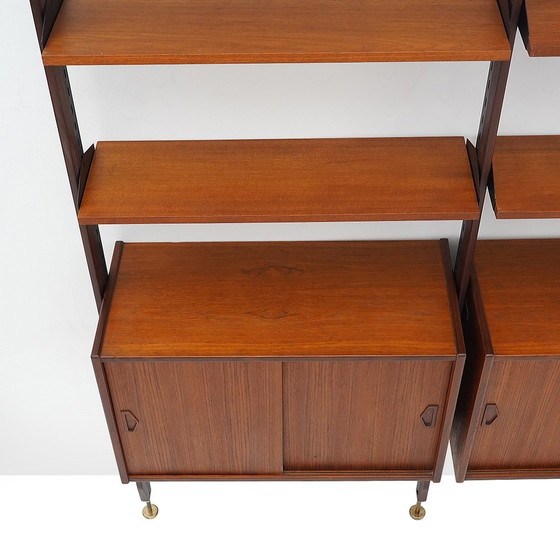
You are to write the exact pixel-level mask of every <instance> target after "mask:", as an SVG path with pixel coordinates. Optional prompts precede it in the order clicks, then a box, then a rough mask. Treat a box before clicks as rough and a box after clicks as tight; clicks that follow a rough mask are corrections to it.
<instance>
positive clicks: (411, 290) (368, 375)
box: [31, 0, 531, 519]
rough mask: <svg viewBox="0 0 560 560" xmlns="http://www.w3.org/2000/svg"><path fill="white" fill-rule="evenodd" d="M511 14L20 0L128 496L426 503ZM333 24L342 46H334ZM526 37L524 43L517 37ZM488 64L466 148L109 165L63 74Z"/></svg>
mask: <svg viewBox="0 0 560 560" xmlns="http://www.w3.org/2000/svg"><path fill="white" fill-rule="evenodd" d="M521 5H522V2H521V0H509V1H506V0H497V1H496V0H469V1H468V2H467V1H462V0H439V1H438V2H430V1H429V0H428V1H426V0H393V1H391V2H385V1H381V0H365V1H363V0H360V1H358V0H347V1H345V2H330V1H329V0H315V1H313V2H311V1H307V0H303V1H302V0H283V1H282V2H280V1H277V0H273V1H270V2H261V1H260V0H242V1H239V2H230V1H229V0H191V1H189V2H185V0H160V1H158V2H153V1H152V0H97V1H96V2H92V1H91V0H64V1H63V0H52V1H50V0H49V1H47V0H31V7H32V11H33V16H34V20H35V24H36V28H37V35H38V38H39V43H40V46H41V50H42V57H43V62H44V66H45V72H46V77H47V82H48V85H49V89H50V94H51V98H52V103H53V108H54V112H55V117H56V121H57V125H58V129H59V133H60V138H61V142H62V146H63V151H64V157H65V161H66V166H67V169H68V175H69V179H70V185H71V190H72V195H73V198H74V203H75V207H76V212H77V215H78V221H79V224H80V231H81V234H82V239H83V243H84V248H85V253H86V258H87V262H88V266H89V270H90V274H91V280H92V284H93V290H94V294H95V298H96V302H97V305H98V308H99V309H100V322H99V328H98V332H97V337H96V341H95V346H94V352H93V362H94V367H95V372H96V376H97V381H98V385H99V390H100V393H101V397H102V401H103V406H104V410H105V414H106V418H107V422H108V425H109V429H110V433H111V437H112V442H113V446H114V450H115V455H116V457H117V463H118V466H119V470H120V474H121V478H122V480H123V482H128V481H129V480H134V481H136V482H137V485H138V489H139V492H140V497H141V499H142V500H143V501H146V502H147V505H146V507H145V508H144V515H145V516H146V517H154V516H155V514H156V513H157V508H156V507H155V506H153V505H152V504H151V502H150V481H153V480H164V479H165V480H175V479H213V478H230V479H239V478H242V479H247V478H249V479H270V478H272V479H287V480H293V479H306V480H307V479H337V478H338V479H340V478H344V479H372V480H373V479H411V480H417V481H418V485H417V504H416V505H415V506H413V507H412V508H411V515H412V516H413V517H414V518H415V519H421V518H422V517H423V515H424V509H423V507H422V506H421V502H423V501H424V500H426V497H427V492H428V486H429V483H430V481H439V479H440V477H441V472H442V466H443V460H444V456H445V448H446V445H447V443H448V441H449V435H450V430H451V424H452V418H453V414H454V410H455V404H456V398H457V392H458V389H459V384H460V380H461V374H462V368H463V363H464V360H465V349H464V346H463V338H462V332H461V324H460V320H459V309H460V308H461V307H462V306H463V302H464V300H465V297H466V294H467V288H468V285H469V279H470V276H471V269H472V261H473V255H474V250H475V244H476V238H477V234H478V229H479V223H480V215H481V211H482V206H483V203H484V195H485V192H486V188H487V185H488V182H489V177H490V173H491V166H492V156H493V152H494V145H495V142H496V135H497V130H498V123H499V118H500V113H501V108H502V104H503V98H504V93H505V87H506V81H507V76H508V72H509V66H510V57H511V50H512V46H513V42H514V38H515V32H516V29H517V26H518V21H519V17H520V13H521ZM334 22H336V25H333V23H334ZM530 27H531V21H529V28H530ZM468 60H472V61H475V60H479V61H480V60H486V61H490V68H489V75H488V81H487V86H486V94H485V99H484V104H483V110H482V118H481V122H480V128H479V134H478V138H477V142H476V146H475V145H473V144H471V143H470V142H468V141H467V142H466V143H465V140H464V138H353V139H326V140H318V139H309V140H247V141H184V142H99V143H98V144H97V147H94V146H92V147H91V148H89V149H88V150H87V151H85V152H84V150H83V147H82V142H81V139H80V132H79V128H78V124H77V118H76V113H75V110H74V104H73V100H72V93H71V88H70V83H69V79H68V74H67V71H66V66H68V65H80V64H96V65H104V64H113V65H114V64H201V63H204V64H213V63H221V64H223V63H237V64H238V63H255V62H258V63H286V62H290V63H294V62H297V63H310V62H314V63H317V62H321V63H328V62H378V61H389V62H400V61H468ZM448 219H455V220H462V221H463V227H462V230H461V235H460V242H459V249H458V255H457V260H456V263H455V265H454V267H452V265H451V262H450V257H449V250H448V247H447V242H446V241H445V240H444V241H441V242H438V241H410V242H379V241H377V242H376V241H370V242H319V243H224V244H212V243H208V244H199V243H192V244H191V243H182V244H173V245H171V244H165V243H140V244H134V243H132V244H122V243H118V244H117V246H116V248H115V251H114V255H113V263H112V266H111V271H110V273H108V272H107V267H106V263H105V260H104V256H103V248H102V246H101V239H100V235H99V224H130V223H135V224H148V223H177V222H189V223H216V222H265V221H266V222H274V221H349V220H350V221H356V220H448Z"/></svg>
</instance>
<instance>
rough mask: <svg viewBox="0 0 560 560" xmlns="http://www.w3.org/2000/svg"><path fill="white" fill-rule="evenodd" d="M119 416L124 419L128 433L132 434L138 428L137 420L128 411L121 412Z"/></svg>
mask: <svg viewBox="0 0 560 560" xmlns="http://www.w3.org/2000/svg"><path fill="white" fill-rule="evenodd" d="M121 414H122V416H123V418H124V422H125V424H126V429H127V430H128V431H129V432H133V431H134V430H136V428H137V426H138V418H136V416H134V414H132V412H130V410H121Z"/></svg>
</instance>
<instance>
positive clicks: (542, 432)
mask: <svg viewBox="0 0 560 560" xmlns="http://www.w3.org/2000/svg"><path fill="white" fill-rule="evenodd" d="M484 402H485V403H495V404H496V405H497V408H498V411H499V415H498V418H497V420H496V421H494V422H493V423H492V424H491V425H490V426H485V425H484V424H482V423H481V425H480V426H479V427H478V429H477V432H476V437H475V440H474V445H473V448H472V452H471V455H470V461H469V470H472V471H491V470H498V471H499V470H516V469H539V470H540V469H554V468H555V469H558V468H559V467H560V447H559V446H558V435H559V434H560V413H559V412H560V411H559V405H558V403H559V402H560V362H559V361H557V360H555V361H530V360H523V361H509V362H499V363H497V364H494V368H493V370H492V374H491V376H490V381H489V384H488V390H487V392H486V395H485V399H484Z"/></svg>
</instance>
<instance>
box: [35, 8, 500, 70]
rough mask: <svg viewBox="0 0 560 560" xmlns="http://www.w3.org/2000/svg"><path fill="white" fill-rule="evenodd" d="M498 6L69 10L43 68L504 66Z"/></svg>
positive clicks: (51, 42) (59, 24)
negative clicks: (341, 64)
mask: <svg viewBox="0 0 560 560" xmlns="http://www.w3.org/2000/svg"><path fill="white" fill-rule="evenodd" d="M509 57H510V47H509V43H508V41H507V37H506V33H505V30H504V26H503V24H502V20H501V17H500V13H499V9H498V6H497V3H496V1H495V0H469V1H466V0H439V1H437V2H436V1H433V2H431V1H430V0H391V1H390V2H387V1H386V0H345V1H344V2H340V1H336V0H269V1H266V2H263V1H262V0H238V1H233V0H189V1H188V2H186V1H185V0H158V1H157V2H156V1H154V0H97V1H96V2H92V1H91V0H65V2H64V3H63V5H62V9H61V11H60V13H59V15H58V18H57V21H56V23H55V26H54V29H53V31H52V33H51V36H50V39H49V41H48V43H47V45H46V48H45V49H44V52H43V61H44V63H45V64H46V65H50V66H63V65H78V64H196V63H200V64H211V63H222V64H223V63H273V62H380V61H389V62H396V61H429V60H508V59H509Z"/></svg>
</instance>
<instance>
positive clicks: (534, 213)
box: [493, 3, 560, 219]
mask: <svg viewBox="0 0 560 560" xmlns="http://www.w3.org/2000/svg"><path fill="white" fill-rule="evenodd" d="M557 4H558V8H559V10H560V3H557ZM559 25H560V24H559ZM559 31H560V27H559ZM559 54H560V53H559ZM493 190H494V192H493V204H494V210H495V212H496V216H497V217H498V218H537V219H539V218H560V136H499V137H498V141H497V144H496V151H495V153H494V189H493Z"/></svg>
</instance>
